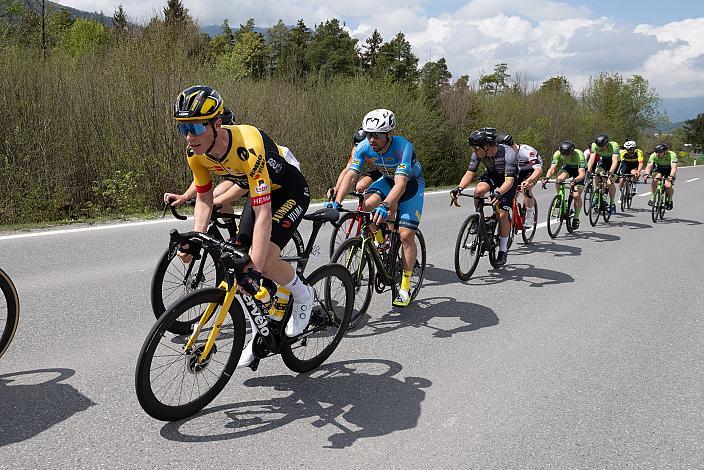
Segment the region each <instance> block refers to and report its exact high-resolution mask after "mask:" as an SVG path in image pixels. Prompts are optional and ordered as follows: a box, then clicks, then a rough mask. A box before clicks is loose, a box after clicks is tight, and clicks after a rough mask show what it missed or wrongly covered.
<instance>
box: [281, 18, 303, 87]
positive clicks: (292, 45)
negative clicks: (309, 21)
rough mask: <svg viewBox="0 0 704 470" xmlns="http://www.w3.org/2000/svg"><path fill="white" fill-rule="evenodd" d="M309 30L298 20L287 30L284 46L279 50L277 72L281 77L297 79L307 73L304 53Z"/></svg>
mask: <svg viewBox="0 0 704 470" xmlns="http://www.w3.org/2000/svg"><path fill="white" fill-rule="evenodd" d="M310 36H311V31H310V29H309V28H308V27H307V26H306V24H305V23H304V22H303V20H302V19H301V20H298V23H296V26H295V27H294V28H293V29H291V31H289V35H288V42H287V44H286V47H284V49H283V50H282V51H281V58H280V59H279V67H278V72H279V75H280V76H282V77H288V78H291V79H298V78H302V77H305V76H306V75H307V73H308V63H307V62H306V53H307V51H308V44H309V43H310Z"/></svg>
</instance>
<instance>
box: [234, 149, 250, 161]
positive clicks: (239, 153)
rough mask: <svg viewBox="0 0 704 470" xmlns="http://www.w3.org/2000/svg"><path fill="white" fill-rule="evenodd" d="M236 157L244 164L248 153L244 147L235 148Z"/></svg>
mask: <svg viewBox="0 0 704 470" xmlns="http://www.w3.org/2000/svg"><path fill="white" fill-rule="evenodd" d="M237 156H238V157H240V160H242V161H243V162H246V161H247V159H248V158H249V152H247V149H246V148H244V147H237Z"/></svg>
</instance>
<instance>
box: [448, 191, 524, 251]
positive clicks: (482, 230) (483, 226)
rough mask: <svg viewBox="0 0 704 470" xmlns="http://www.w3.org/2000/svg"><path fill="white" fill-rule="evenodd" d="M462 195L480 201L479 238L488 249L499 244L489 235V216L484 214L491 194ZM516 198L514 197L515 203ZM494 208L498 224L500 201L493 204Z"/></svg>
mask: <svg viewBox="0 0 704 470" xmlns="http://www.w3.org/2000/svg"><path fill="white" fill-rule="evenodd" d="M460 196H465V197H471V198H473V199H474V200H475V201H479V202H478V206H477V207H475V209H476V213H477V214H479V227H478V228H479V240H480V241H481V242H483V243H484V244H485V245H484V246H485V247H486V248H485V249H486V250H491V249H493V248H494V247H496V246H498V243H495V242H494V240H492V238H493V237H492V236H491V235H489V233H488V231H487V225H488V224H487V221H486V220H487V217H486V216H485V215H484V207H486V205H487V204H486V203H485V201H487V200H489V199H490V197H489V196H482V197H477V196H475V195H474V194H462V193H460ZM515 201H516V199H515V198H514V203H515ZM455 205H457V206H458V207H459V205H458V204H457V203H456V202H455ZM491 206H492V209H493V211H494V213H493V214H492V217H494V220H495V222H496V225H497V226H498V225H499V203H498V201H497V202H496V203H495V204H492V205H491ZM492 234H493V233H492Z"/></svg>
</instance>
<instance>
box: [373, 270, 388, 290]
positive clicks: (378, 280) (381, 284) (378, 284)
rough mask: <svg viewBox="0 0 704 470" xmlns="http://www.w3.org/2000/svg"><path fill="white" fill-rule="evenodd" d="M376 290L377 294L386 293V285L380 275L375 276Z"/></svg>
mask: <svg viewBox="0 0 704 470" xmlns="http://www.w3.org/2000/svg"><path fill="white" fill-rule="evenodd" d="M374 290H375V291H376V293H377V294H383V293H384V292H385V291H386V284H385V283H384V278H383V277H382V276H381V274H380V273H376V274H375V275H374Z"/></svg>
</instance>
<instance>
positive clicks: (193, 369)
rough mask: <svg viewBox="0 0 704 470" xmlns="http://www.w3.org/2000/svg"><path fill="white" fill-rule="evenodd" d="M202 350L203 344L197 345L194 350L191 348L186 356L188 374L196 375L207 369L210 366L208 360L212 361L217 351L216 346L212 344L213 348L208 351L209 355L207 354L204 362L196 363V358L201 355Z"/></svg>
mask: <svg viewBox="0 0 704 470" xmlns="http://www.w3.org/2000/svg"><path fill="white" fill-rule="evenodd" d="M204 349H205V343H203V344H201V345H199V346H198V347H196V348H193V349H192V350H191V352H190V354H188V355H187V356H186V366H187V369H188V372H190V373H191V374H198V373H200V372H202V371H204V370H205V369H206V368H207V367H208V364H210V360H211V359H212V357H213V354H215V353H216V352H217V350H218V346H217V345H216V344H213V347H212V348H211V349H210V353H208V356H207V357H206V358H205V361H203V362H198V358H199V357H200V355H201V354H202V353H203V350H204Z"/></svg>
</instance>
